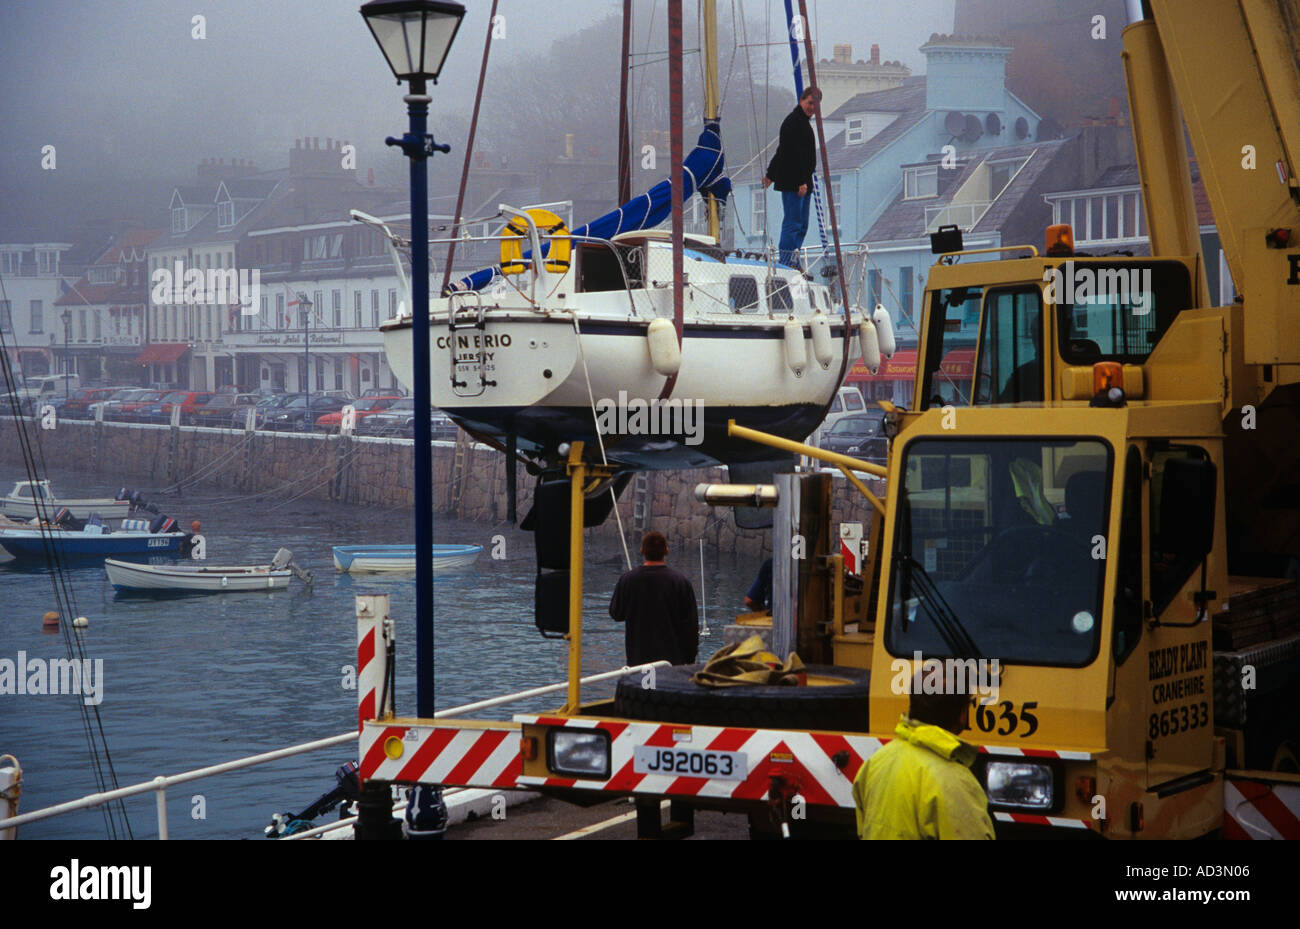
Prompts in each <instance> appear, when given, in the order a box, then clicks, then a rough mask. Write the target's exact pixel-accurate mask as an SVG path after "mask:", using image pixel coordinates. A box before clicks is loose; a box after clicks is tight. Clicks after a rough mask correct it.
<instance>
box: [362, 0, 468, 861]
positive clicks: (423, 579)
mask: <svg viewBox="0 0 1300 929" xmlns="http://www.w3.org/2000/svg"><path fill="white" fill-rule="evenodd" d="M361 15H362V16H363V17H364V18H365V21H366V25H367V26H368V27H369V28H370V32H371V34H372V35H373V36H374V37H375V41H376V42H377V43H378V44H379V50H380V51H382V52H383V53H384V59H385V60H386V61H387V62H388V66H389V68H391V69H392V72H393V76H394V77H396V78H397V81H398V83H399V84H400V83H401V82H403V81H405V82H407V84H408V85H409V90H410V92H409V93H408V94H407V95H406V96H405V97H404V98H403V99H404V100H405V101H406V107H407V114H408V115H409V118H410V124H409V127H408V130H407V132H406V134H405V135H404V136H402V137H401V138H400V139H398V138H393V137H392V136H389V137H388V138H387V139H385V140H384V142H385V144H387V145H394V146H397V147H399V148H401V150H402V151H403V153H405V155H406V157H407V158H409V159H410V168H411V340H412V346H411V348H412V351H411V356H412V358H411V360H412V375H411V377H412V380H413V381H414V383H413V384H412V385H411V391H412V394H413V395H414V398H415V411H414V412H415V443H414V444H415V662H416V664H415V668H416V672H415V673H416V698H415V704H416V715H417V716H419V717H421V718H423V719H429V718H432V716H433V712H434V699H433V684H434V679H433V448H432V445H431V442H432V436H431V434H430V419H431V416H432V406H433V405H432V403H431V401H430V386H429V368H430V364H429V193H428V184H429V179H428V166H427V165H426V164H425V162H426V161H427V160H428V159H429V158H430V157H431V156H432V155H433V153H434V152H444V153H445V152H449V151H451V146H449V145H439V144H437V143H436V142H435V141H434V139H433V136H432V135H431V134H430V133H429V132H428V128H427V123H426V119H427V117H428V113H429V102H430V99H431V98H430V97H429V96H428V95H427V94H426V93H425V89H426V87H427V85H428V84H429V83H430V82H432V83H434V84H436V83H438V74H439V72H441V71H442V65H443V62H444V61H446V58H447V52H448V51H449V50H450V49H451V43H452V42H453V41H454V40H455V38H456V32H457V31H458V30H459V29H460V21H461V18H462V17H463V16H464V15H465V8H464V7H463V6H461V5H460V4H459V3H455V2H449V0H371V2H370V3H367V4H365V5H364V6H362V7H361ZM362 799H363V801H368V802H366V803H365V804H364V808H363V809H362V810H361V814H362V817H363V819H364V820H365V823H364V824H363V823H358V825H359V826H362V827H363V829H362V831H364V832H367V833H368V832H369V831H370V826H371V824H373V825H374V828H375V829H376V831H379V830H382V828H383V826H384V821H385V817H387V816H388V814H387V812H386V810H388V809H390V807H388V806H387V805H386V804H388V803H390V802H391V801H390V800H389V799H388V794H387V792H384V793H383V795H382V796H378V795H377V796H375V797H373V798H367V797H364V796H363V798H362ZM367 814H369V815H367ZM371 817H373V818H371ZM406 820H407V826H408V827H409V828H408V831H409V834H410V835H411V837H412V838H414V837H439V838H440V837H441V835H442V831H443V830H444V829H445V828H446V808H445V807H443V806H442V798H441V793H440V791H438V790H436V789H433V790H418V789H417V790H416V791H413V792H412V794H411V804H410V807H409V808H408V809H407V814H406ZM387 821H388V822H389V823H391V821H392V820H391V818H389V819H388V820H387Z"/></svg>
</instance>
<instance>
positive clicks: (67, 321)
mask: <svg viewBox="0 0 1300 929" xmlns="http://www.w3.org/2000/svg"><path fill="white" fill-rule="evenodd" d="M59 319H61V320H63V402H64V403H67V402H68V400H70V399H71V398H72V390H71V389H70V387H69V384H68V382H69V380H70V379H71V375H72V371H71V368H72V356H71V355H70V354H68V353H69V348H68V343H69V342H71V341H72V310H64V311H63V312H62V313H60V314H59Z"/></svg>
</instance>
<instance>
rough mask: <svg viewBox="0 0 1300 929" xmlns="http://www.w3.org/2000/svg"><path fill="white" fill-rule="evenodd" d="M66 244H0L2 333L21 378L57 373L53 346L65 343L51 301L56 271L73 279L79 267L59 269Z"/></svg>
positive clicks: (56, 282) (57, 292) (54, 296)
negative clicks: (2, 286)
mask: <svg viewBox="0 0 1300 929" xmlns="http://www.w3.org/2000/svg"><path fill="white" fill-rule="evenodd" d="M72 247H73V246H72V244H70V243H67V242H37V243H32V244H3V245H0V281H3V284H4V289H3V292H0V330H3V332H4V344H5V348H6V349H7V352H8V355H9V360H10V363H11V364H13V365H14V367H15V368H16V369H17V370H19V371H21V374H22V376H24V377H30V376H33V375H37V374H57V373H60V371H59V370H57V369H56V365H57V359H56V356H55V350H56V347H59V348H61V347H62V345H63V337H64V329H63V323H62V322H60V320H59V318H58V312H57V311H56V310H55V308H54V302H55V301H56V300H58V299H59V295H60V289H59V279H60V273H61V272H62V273H63V275H64V276H65V277H66V276H68V275H71V276H72V277H74V278H75V277H76V276H77V275H78V274H80V269H77V270H73V269H70V268H67V267H66V266H63V265H61V259H62V255H63V253H64V252H66V251H68V250H69V249H71V248H72Z"/></svg>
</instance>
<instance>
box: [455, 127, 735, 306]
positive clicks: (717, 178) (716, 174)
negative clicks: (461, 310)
mask: <svg viewBox="0 0 1300 929" xmlns="http://www.w3.org/2000/svg"><path fill="white" fill-rule="evenodd" d="M720 128H721V127H720V123H719V122H718V120H708V121H706V122H705V124H704V131H703V132H701V133H700V137H699V139H698V140H697V141H696V143H695V148H693V149H691V153H690V154H689V155H687V156H686V158H685V159H683V161H682V202H683V203H684V202H686V201H687V200H689V199H690V197H691V195H692V194H694V193H696V192H697V191H701V192H706V193H710V194H712V195H713V196H714V197H716V198H717V199H719V200H722V201H725V200H726V199H727V195H728V194H730V193H731V179H730V178H729V177H727V161H726V157H725V156H724V155H723V152H722V137H721V135H720V134H719V133H720ZM671 209H672V184H671V183H670V182H669V181H668V180H663V181H660V182H659V183H658V184H656V185H655V186H653V187H651V188H650V189H649V190H648V191H646V192H645V193H643V194H641V195H640V196H639V197H633V198H632V199H631V200H629V201H628V202H627V203H624V204H623V205H622V206H620V207H619V208H618V209H616V210H613V211H611V212H609V213H606V214H605V215H604V216H601V217H600V218H599V219H596V220H593V221H592V222H590V223H588V224H587V225H585V226H579V227H578V228H577V229H574V230H573V235H575V236H587V237H590V238H594V239H612V238H613V237H614V236H616V235H618V234H620V233H623V232H634V231H636V230H638V229H650V228H653V227H654V226H657V225H659V224H660V223H661V222H663V221H664V219H665V218H666V217H667V216H668V213H669V211H670V210H671ZM549 248H550V243H545V244H543V245H542V251H543V254H545V252H546V251H547V250H548V249H549ZM531 256H532V250H531V249H530V250H528V251H526V252H524V257H525V258H529V257H531ZM500 272H501V266H500V265H495V266H493V267H491V268H483V269H482V270H479V271H475V272H474V273H473V274H471V275H469V276H468V277H462V278H461V279H460V280H458V281H456V282H455V283H453V284H452V285H451V287H450V289H451V290H481V289H482V288H484V287H486V286H487V285H488V284H489V283H490V282H491V281H492V279H493V278H494V277H496V275H498V274H499V273H500Z"/></svg>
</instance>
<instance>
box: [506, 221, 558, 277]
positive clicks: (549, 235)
mask: <svg viewBox="0 0 1300 929" xmlns="http://www.w3.org/2000/svg"><path fill="white" fill-rule="evenodd" d="M525 212H526V213H527V214H528V215H529V216H530V217H531V218H532V220H533V222H534V223H536V224H537V232H538V234H539V235H540V237H541V240H542V242H543V244H545V243H546V241H547V240H548V239H549V240H550V245H551V247H550V250H549V251H548V252H547V253H546V270H547V271H553V272H555V273H556V274H563V273H564V272H565V271H567V270H569V259H570V252H571V250H572V247H573V245H572V243H571V242H570V241H569V229H568V227H567V226H565V225H564V220H562V219H560V217H558V216H556V215H555V214H554V213H552V212H551V211H550V210H543V209H541V208H540V207H535V208H533V209H531V210H526V211H525ZM501 235H503V236H505V238H503V239H502V240H501V273H502V274H520V273H522V272H524V271H527V270H528V269H529V268H530V267H531V266H532V263H531V260H525V258H524V251H525V250H526V248H527V247H528V246H529V245H530V242H529V238H528V224H527V223H525V222H524V221H523V220H522V219H520V218H519V217H517V216H516V217H514V218H512V219H511V220H510V221H509V222H507V223H506V224H505V226H504V227H503V228H502V230H501Z"/></svg>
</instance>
